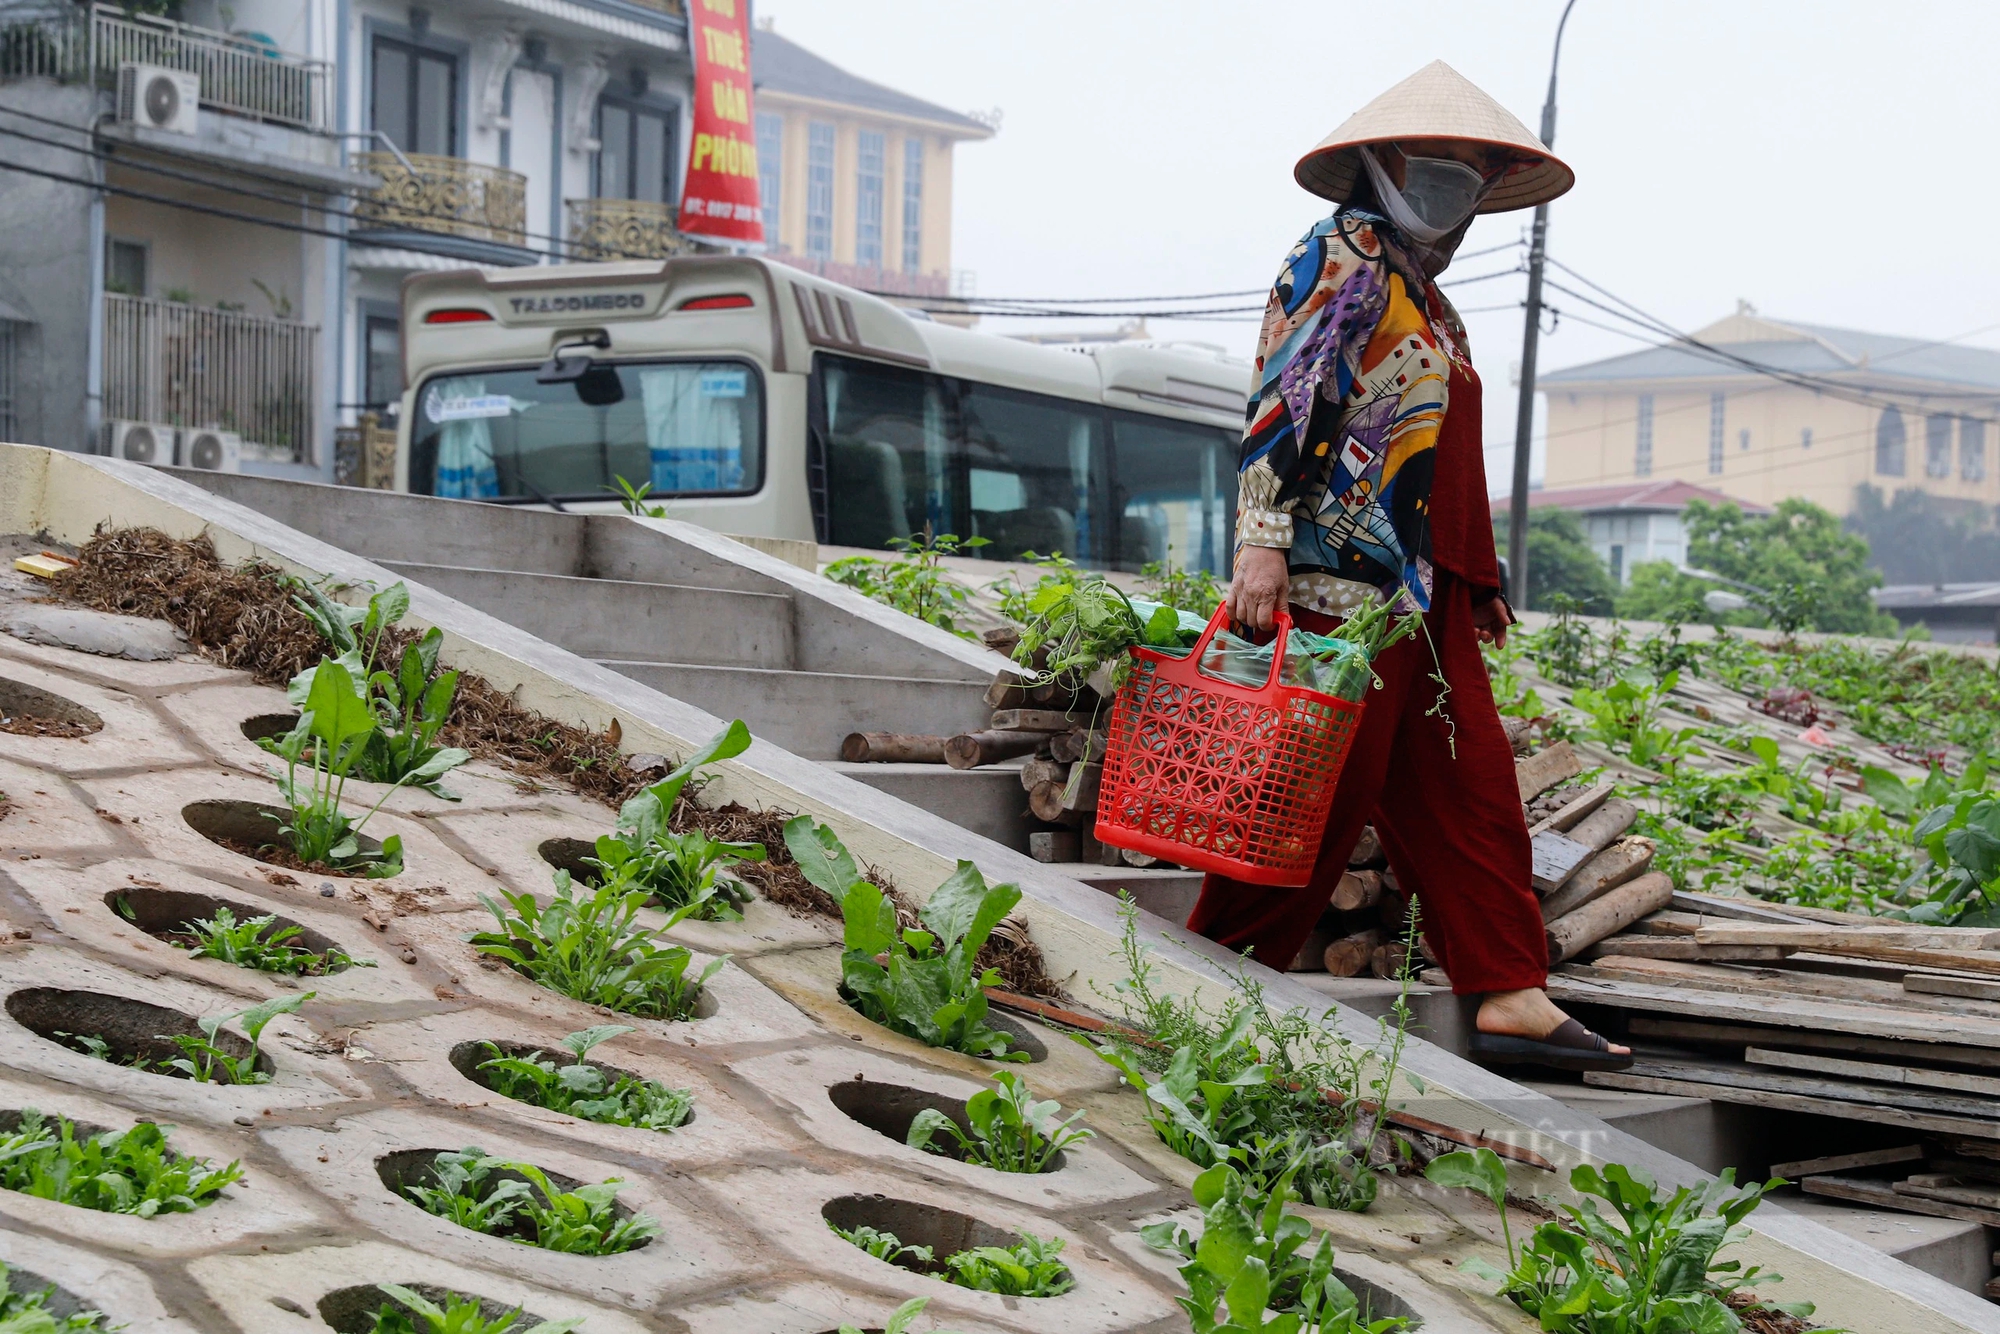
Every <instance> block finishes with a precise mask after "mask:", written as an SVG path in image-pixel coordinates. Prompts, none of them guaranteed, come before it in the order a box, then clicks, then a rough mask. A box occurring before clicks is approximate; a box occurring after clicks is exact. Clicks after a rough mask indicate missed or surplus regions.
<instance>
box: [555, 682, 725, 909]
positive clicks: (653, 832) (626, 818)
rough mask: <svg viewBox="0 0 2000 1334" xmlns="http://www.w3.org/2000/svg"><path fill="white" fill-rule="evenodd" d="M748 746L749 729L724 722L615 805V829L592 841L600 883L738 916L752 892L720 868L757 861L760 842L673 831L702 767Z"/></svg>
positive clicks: (664, 902)
mask: <svg viewBox="0 0 2000 1334" xmlns="http://www.w3.org/2000/svg"><path fill="white" fill-rule="evenodd" d="M749 748H750V729H749V728H747V727H745V726H744V725H743V721H742V720H741V719H737V720H736V721H734V722H732V723H730V725H729V726H728V727H726V728H724V729H723V730H722V731H721V732H720V733H718V734H717V735H716V736H714V737H712V738H710V740H709V742H708V744H707V745H705V746H703V747H702V748H701V749H700V750H698V751H696V752H695V754H694V755H693V756H692V757H690V758H689V759H688V760H687V761H686V762H685V763H683V764H682V765H680V766H679V767H678V768H676V769H675V770H674V771H673V772H672V773H670V774H668V775H667V776H666V777H665V778H663V779H661V780H660V781H659V782H657V783H654V784H653V785H652V786H650V787H648V788H647V789H646V790H645V791H643V792H641V793H640V794H639V795H638V796H636V797H633V798H632V799H631V800H630V801H628V802H626V803H625V805H624V806H623V807H621V808H620V809H619V812H618V832H617V833H616V834H607V835H605V836H604V837H602V838H599V839H598V840H597V856H596V857H595V858H594V859H593V860H594V862H595V863H596V865H597V867H598V868H599V871H600V873H601V880H602V883H603V884H605V885H609V886H611V887H613V888H615V889H618V890H620V891H625V890H635V889H636V890H642V891H644V892H645V893H647V894H649V895H651V896H652V899H653V902H654V903H655V904H657V905H658V906H659V907H661V908H665V909H666V910H667V911H668V912H675V911H678V910H679V909H682V908H688V909H689V913H688V915H689V917H691V918H693V919H696V920H715V921H740V920H742V917H743V913H742V905H743V904H745V903H747V902H749V899H750V893H749V890H748V889H746V888H745V887H744V886H743V885H742V883H741V882H740V881H738V880H735V879H733V878H732V879H727V880H725V879H721V878H720V877H719V873H720V872H721V870H722V869H723V868H724V867H727V866H729V865H732V864H733V863H736V862H745V861H752V862H761V861H763V860H764V845H763V844H761V843H724V842H721V841H720V840H717V839H712V838H710V837H709V836H708V835H707V834H706V833H704V832H703V831H701V830H699V829H690V830H688V831H686V832H685V833H675V832H673V830H672V828H671V827H670V825H671V821H672V819H673V813H674V806H675V803H676V802H678V801H679V800H680V796H681V792H682V790H683V789H684V788H685V787H686V786H687V784H688V782H689V780H691V779H692V778H694V776H695V774H696V772H697V771H698V770H700V769H701V768H702V767H704V766H706V765H709V764H713V763H715V762H716V761H718V760H727V759H733V758H735V757H736V756H738V755H741V754H742V753H743V752H744V751H746V750H748V749H749Z"/></svg>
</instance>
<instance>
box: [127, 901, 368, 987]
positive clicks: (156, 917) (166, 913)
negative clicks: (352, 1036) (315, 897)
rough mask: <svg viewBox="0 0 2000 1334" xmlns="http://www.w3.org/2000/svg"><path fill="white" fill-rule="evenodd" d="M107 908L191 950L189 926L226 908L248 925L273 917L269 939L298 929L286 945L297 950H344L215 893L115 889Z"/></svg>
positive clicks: (338, 968) (286, 920)
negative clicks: (281, 932)
mask: <svg viewBox="0 0 2000 1334" xmlns="http://www.w3.org/2000/svg"><path fill="white" fill-rule="evenodd" d="M104 906H105V907H107V908H109V909H110V910H111V911H112V912H114V913H117V914H118V916H119V917H121V918H123V919H124V920H125V921H128V922H130V923H131V924H132V925H134V926H136V927H138V928H139V929H140V930H141V931H144V932H145V933H146V934H147V935H149V936H152V937H154V938H155V939H157V940H164V941H166V942H167V943H168V944H169V945H179V946H181V947H182V948H183V949H192V948H194V946H195V944H196V940H195V937H194V936H193V935H191V934H189V932H188V930H187V925H188V923H190V922H206V921H209V920H212V919H213V918H214V916H215V911H216V909H218V908H226V909H228V910H229V911H230V912H232V913H234V914H235V915H236V920H237V922H239V923H242V922H247V921H249V920H250V919H251V918H253V917H271V918H272V919H273V920H272V922H271V925H270V926H269V927H268V928H267V929H266V930H265V933H264V935H265V937H266V938H268V937H269V936H270V935H271V934H272V933H274V932H277V931H282V930H284V929H285V928H286V927H288V926H291V927H298V929H299V933H298V934H297V935H296V936H289V937H287V938H286V940H285V944H287V945H291V946H294V947H296V948H298V949H302V950H311V951H312V952H313V953H314V954H326V953H327V952H329V951H331V950H337V949H339V948H341V946H340V942H338V941H336V940H333V939H330V938H329V937H327V936H325V935H322V934H321V933H320V932H318V931H315V930H313V929H312V928H311V927H308V926H299V924H298V923H297V922H294V921H293V920H292V919H291V918H289V917H279V916H277V915H276V914H274V913H272V912H270V911H269V910H268V909H264V908H259V907H255V906H253V905H251V904H248V903H238V902H236V901H235V900H233V899H219V898H216V897H215V896H214V895H212V894H194V893H189V892H188V891H185V890H179V889H146V888H143V887H141V886H132V887H129V888H126V889H114V890H111V891H110V892H109V893H107V894H105V896H104ZM346 967H347V965H346V964H340V965H337V966H336V967H333V968H329V969H328V970H327V971H328V972H330V973H338V972H340V971H342V970H343V969H345V968H346Z"/></svg>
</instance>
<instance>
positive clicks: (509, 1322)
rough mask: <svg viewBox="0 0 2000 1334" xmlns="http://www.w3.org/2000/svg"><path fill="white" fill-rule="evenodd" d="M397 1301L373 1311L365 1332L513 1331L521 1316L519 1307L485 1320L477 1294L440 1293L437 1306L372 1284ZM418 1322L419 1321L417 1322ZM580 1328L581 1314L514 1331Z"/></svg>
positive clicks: (550, 1332) (560, 1332)
mask: <svg viewBox="0 0 2000 1334" xmlns="http://www.w3.org/2000/svg"><path fill="white" fill-rule="evenodd" d="M375 1286H376V1287H377V1288H379V1289H381V1291H382V1292H384V1293H386V1294H387V1295H388V1296H389V1297H391V1298H393V1299H394V1300H395V1301H396V1302H398V1303H400V1305H397V1306H383V1307H380V1308H378V1309H377V1310H376V1312H375V1326H374V1328H373V1329H371V1330H370V1331H369V1334H517V1331H515V1329H514V1326H515V1325H516V1323H518V1322H519V1321H520V1319H521V1308H520V1307H518V1306H517V1307H515V1308H514V1309H513V1310H511V1311H507V1312H505V1313H503V1314H501V1315H497V1316H494V1317H493V1318H492V1319H490V1320H489V1319H487V1318H486V1316H485V1315H484V1314H482V1313H481V1310H480V1305H481V1304H480V1301H479V1299H478V1298H477V1297H461V1296H460V1295H459V1294H457V1293H455V1292H447V1293H445V1295H444V1305H442V1306H440V1305H438V1304H437V1303H436V1302H434V1301H432V1300H430V1299H429V1298H428V1297H426V1296H424V1295H423V1294H422V1293H420V1292H412V1291H411V1290H410V1289H408V1288H405V1287H402V1286H400V1285H399V1284H395V1283H378V1284H376V1285H375ZM419 1322H422V1323H419ZM582 1327H583V1319H582V1317H580V1316H579V1317H575V1318H572V1319H569V1320H544V1321H542V1322H541V1323H540V1324H537V1325H535V1326H533V1327H532V1328H529V1329H524V1330H520V1331H518V1334H570V1331H571V1330H575V1329H580V1328H582Z"/></svg>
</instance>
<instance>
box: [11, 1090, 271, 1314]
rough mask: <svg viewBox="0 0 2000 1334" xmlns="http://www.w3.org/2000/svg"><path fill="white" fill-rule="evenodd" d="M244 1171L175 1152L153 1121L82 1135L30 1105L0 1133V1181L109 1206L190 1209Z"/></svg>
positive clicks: (40, 1194) (134, 1210) (119, 1210)
mask: <svg viewBox="0 0 2000 1334" xmlns="http://www.w3.org/2000/svg"><path fill="white" fill-rule="evenodd" d="M242 1176H243V1171H242V1169H241V1168H239V1167H238V1166H237V1165H236V1164H235V1163H230V1164H229V1165H228V1166H227V1167H216V1166H214V1165H213V1164H212V1163H210V1162H209V1160H208V1159H206V1158H190V1157H186V1156H184V1155H182V1154H177V1153H174V1152H173V1151H172V1150H170V1149H169V1148H168V1146H167V1134H166V1131H164V1130H162V1129H161V1128H160V1127H159V1126H157V1125H154V1124H153V1123H152V1122H150V1121H141V1122H139V1123H138V1124H137V1125H135V1126H133V1127H132V1128H131V1129H130V1130H107V1131H104V1132H103V1133H101V1134H97V1135H92V1136H89V1137H88V1138H85V1139H78V1138H77V1135H76V1125H75V1123H73V1122H71V1121H70V1120H69V1119H68V1118H66V1117H61V1116H57V1117H44V1116H43V1115H42V1114H41V1113H40V1112H37V1111H35V1110H33V1109H28V1110H25V1111H23V1112H22V1113H21V1114H20V1118H19V1120H18V1122H17V1123H16V1126H15V1129H14V1130H13V1131H12V1132H11V1133H9V1134H6V1135H4V1136H0V1187H4V1188H5V1189H7V1190H13V1191H19V1192H20V1193H22V1194H23V1195H32V1196H35V1197H36V1198H38V1199H44V1200H54V1201H55V1202H56V1203H58V1204H73V1205H75V1206H77V1207H78V1208H80V1209H96V1210H99V1211H101V1212H104V1213H115V1214H132V1215H134V1216H136V1217H139V1218H153V1217H156V1216H158V1215H160V1214H181V1213H192V1212H194V1211H195V1210H196V1209H199V1208H201V1207H202V1206H204V1205H208V1204H213V1203H214V1202H215V1201H216V1199H217V1198H218V1197H219V1196H220V1195H221V1194H222V1192H223V1190H224V1188H226V1187H228V1186H229V1185H231V1184H233V1183H234V1182H236V1181H239V1180H241V1179H242ZM0 1272H4V1270H0ZM0 1309H4V1308H0ZM51 1328H58V1329H60V1328H65V1327H64V1326H59V1325H58V1326H52V1327H51ZM78 1328H95V1326H78ZM4 1329H5V1326H4V1325H0V1330H4Z"/></svg>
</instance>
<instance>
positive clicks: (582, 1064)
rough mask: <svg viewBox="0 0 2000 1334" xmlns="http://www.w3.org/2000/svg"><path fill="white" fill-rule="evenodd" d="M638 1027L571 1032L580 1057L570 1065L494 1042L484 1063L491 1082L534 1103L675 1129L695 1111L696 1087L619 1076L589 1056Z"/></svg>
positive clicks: (569, 1041) (601, 1119)
mask: <svg viewBox="0 0 2000 1334" xmlns="http://www.w3.org/2000/svg"><path fill="white" fill-rule="evenodd" d="M632 1031H633V1029H632V1027H631V1025H629V1024H600V1025H598V1026H597V1027H595V1028H586V1029H584V1030H583V1031H581V1032H578V1033H572V1034H570V1035H569V1036H568V1037H566V1038H564V1039H563V1046H564V1047H566V1048H567V1049H568V1050H569V1053H570V1055H572V1056H574V1057H575V1058H576V1059H575V1060H574V1061H573V1062H571V1063H570V1064H568V1065H558V1064H556V1062H554V1061H552V1060H547V1059H544V1058H542V1057H539V1056H537V1055H535V1054H533V1053H529V1054H527V1055H522V1056H510V1055H508V1054H507V1053H506V1052H504V1051H502V1050H501V1049H500V1047H499V1046H498V1045H497V1044H495V1043H491V1042H489V1043H487V1044H486V1050H488V1051H489V1052H491V1053H493V1054H492V1056H491V1057H490V1058H489V1059H487V1060H484V1061H481V1062H480V1063H479V1068H480V1069H481V1070H482V1071H484V1072H485V1073H486V1078H487V1087H489V1088H491V1089H492V1090H493V1091H494V1092H495V1093H498V1094H499V1095H500V1096H501V1097H503V1098H512V1099H514V1100H515V1101H516V1102H525V1103H527V1104H528V1105H529V1106H531V1107H544V1108H547V1109H548V1110H549V1111H552V1112H560V1113H562V1114H563V1115H565V1116H574V1117H577V1118H579V1119H581V1120H584V1121H596V1122H598V1123H599V1124H601V1125H611V1126H636V1127H638V1128H640V1129H642V1130H659V1131H667V1130H672V1129H673V1128H674V1127H676V1126H678V1125H680V1124H681V1123H682V1122H684V1121H686V1120H687V1119H688V1116H689V1115H690V1114H691V1113H692V1112H693V1111H694V1095H693V1094H692V1093H690V1092H688V1091H687V1090H686V1089H676V1088H668V1087H667V1086H666V1085H665V1084H662V1083H660V1082H659V1081H658V1080H653V1079H640V1078H638V1077H637V1076H636V1075H629V1074H619V1075H617V1076H616V1077H613V1076H611V1075H610V1073H609V1072H607V1071H604V1070H600V1069H599V1068H598V1067H596V1066H594V1065H591V1064H590V1063H589V1062H588V1061H587V1060H586V1059H585V1057H587V1056H588V1055H589V1053H590V1050H591V1048H593V1047H595V1046H596V1045H597V1044H598V1043H600V1042H605V1041H607V1040H609V1039H611V1038H615V1037H618V1036H619V1035H620V1034H624V1033H630V1032H632Z"/></svg>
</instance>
